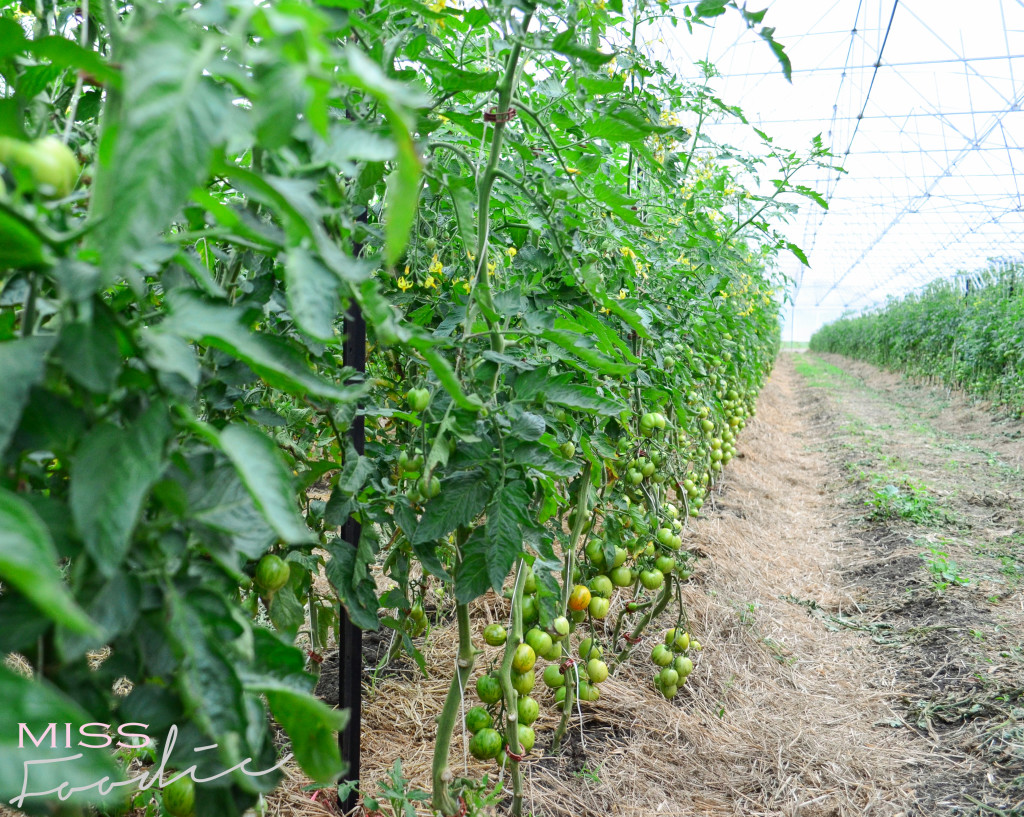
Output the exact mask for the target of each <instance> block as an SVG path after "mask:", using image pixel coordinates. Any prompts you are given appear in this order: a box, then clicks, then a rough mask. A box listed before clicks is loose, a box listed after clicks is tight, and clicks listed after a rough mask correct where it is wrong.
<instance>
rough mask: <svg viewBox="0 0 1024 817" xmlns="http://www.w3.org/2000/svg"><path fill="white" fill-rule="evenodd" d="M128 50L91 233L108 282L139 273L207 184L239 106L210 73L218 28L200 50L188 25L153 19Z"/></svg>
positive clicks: (99, 167)
mask: <svg viewBox="0 0 1024 817" xmlns="http://www.w3.org/2000/svg"><path fill="white" fill-rule="evenodd" d="M120 53H121V59H122V65H123V68H122V75H123V78H124V94H123V100H122V101H121V104H120V105H119V106H117V107H115V108H112V109H109V110H110V111H111V114H112V112H113V111H116V112H117V113H118V116H113V115H109V116H108V117H107V118H106V120H105V123H106V127H105V130H104V133H103V134H102V136H101V139H100V151H99V158H98V161H97V163H96V174H95V179H94V182H93V199H92V201H93V206H94V208H95V211H96V214H97V215H98V216H99V217H100V218H101V219H102V221H103V227H102V229H97V230H93V231H92V233H91V239H92V241H93V242H95V243H96V246H97V249H99V251H100V254H101V255H102V257H103V260H104V262H105V263H104V264H103V265H102V267H103V269H104V270H105V272H106V275H107V280H108V281H109V280H113V279H115V278H116V277H118V276H122V277H127V276H132V277H134V274H133V273H132V270H131V265H132V264H133V263H134V262H137V261H145V256H146V255H147V254H148V253H149V252H151V251H152V245H153V242H154V241H155V239H156V238H157V236H158V235H159V234H160V233H161V232H162V231H163V230H165V229H166V228H167V226H168V224H169V223H170V222H171V221H172V220H173V219H174V217H175V216H176V215H177V213H178V211H179V210H180V208H181V207H182V205H184V204H185V202H186V201H187V200H188V195H189V191H190V190H191V189H192V188H193V187H196V186H198V185H201V184H202V183H203V182H204V181H205V180H206V178H207V174H208V170H209V164H210V158H211V156H212V154H213V149H214V147H215V146H216V145H217V144H218V143H219V142H220V141H221V140H222V138H223V136H224V132H225V125H226V122H227V117H228V114H229V113H230V112H231V111H232V110H233V106H232V103H231V99H230V97H229V96H228V94H227V92H226V89H224V88H221V87H218V86H217V85H215V84H214V83H213V82H212V81H211V80H210V79H209V78H208V77H204V71H205V69H206V68H207V67H208V65H209V63H210V62H211V60H212V59H213V57H214V54H215V53H216V40H214V39H213V35H212V34H208V35H207V39H206V41H205V43H204V44H203V47H202V48H201V49H199V48H197V47H196V43H195V42H193V39H192V36H191V33H190V31H189V30H188V29H187V28H186V27H185V25H184V24H183V23H182V22H180V21H179V20H177V19H175V18H174V17H173V16H171V15H170V14H159V15H153V16H152V17H151V18H150V19H149V20H147V21H145V22H142V23H139V22H138V20H136V25H133V26H128V27H127V28H126V29H125V35H124V42H123V45H122V48H121V49H120Z"/></svg>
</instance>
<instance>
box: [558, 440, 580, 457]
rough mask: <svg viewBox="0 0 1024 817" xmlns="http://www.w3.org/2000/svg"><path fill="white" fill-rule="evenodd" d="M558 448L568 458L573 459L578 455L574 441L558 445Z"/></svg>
mask: <svg viewBox="0 0 1024 817" xmlns="http://www.w3.org/2000/svg"><path fill="white" fill-rule="evenodd" d="M558 450H559V451H561V452H562V456H563V457H565V458H566V459H567V460H571V459H572V458H573V457H574V456H576V446H575V445H574V444H573V443H572V442H564V443H562V444H561V445H560V446H559V447H558Z"/></svg>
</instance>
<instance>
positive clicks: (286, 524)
mask: <svg viewBox="0 0 1024 817" xmlns="http://www.w3.org/2000/svg"><path fill="white" fill-rule="evenodd" d="M219 441H220V447H221V450H222V451H223V452H224V453H225V454H227V455H228V459H230V460H231V462H232V463H233V464H234V466H235V470H236V471H238V476H239V477H240V478H241V480H242V482H243V483H244V485H245V487H246V489H247V490H248V491H249V494H250V496H252V498H253V501H254V502H255V503H256V507H257V508H259V510H260V511H261V512H262V513H263V517H264V518H265V519H266V520H267V522H268V523H269V524H270V526H271V527H272V528H273V529H274V532H275V533H277V535H278V536H279V537H280V538H281V539H282V540H283V541H285V542H288V543H290V544H299V543H302V542H311V541H313V535H312V533H310V530H309V528H308V527H307V526H306V523H305V520H304V519H303V518H302V515H301V514H300V513H299V509H298V506H297V505H296V504H295V491H294V490H293V486H292V478H291V476H292V475H291V473H290V472H289V471H288V468H287V466H286V465H285V463H284V461H283V460H282V459H281V454H280V452H279V451H278V448H277V446H276V445H274V444H273V443H272V442H271V441H270V439H269V438H268V437H267V436H266V435H265V434H262V433H260V432H259V431H256V430H255V429H252V428H248V427H246V426H241V425H231V426H228V427H227V428H225V429H224V430H223V431H221V432H220V435H219Z"/></svg>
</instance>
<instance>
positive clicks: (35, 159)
mask: <svg viewBox="0 0 1024 817" xmlns="http://www.w3.org/2000/svg"><path fill="white" fill-rule="evenodd" d="M0 162H4V163H5V164H6V163H13V164H17V165H21V166H22V167H24V168H26V169H27V170H28V171H29V172H30V173H31V174H32V178H33V179H34V180H35V182H36V184H40V185H44V186H45V187H47V188H50V189H52V190H53V193H54V195H56V196H57V197H58V198H64V196H67V195H68V194H69V193H71V191H72V190H74V188H75V182H76V181H77V180H78V173H79V166H78V159H77V158H76V157H75V154H74V153H73V152H72V150H71V149H70V148H69V147H68V146H67V145H65V144H64V143H63V142H62V141H61V140H60V139H58V138H57V137H56V136H44V137H43V138H41V139H36V140H35V141H34V142H22V141H20V140H18V139H13V138H11V137H7V136H5V137H0ZM41 192H45V191H41Z"/></svg>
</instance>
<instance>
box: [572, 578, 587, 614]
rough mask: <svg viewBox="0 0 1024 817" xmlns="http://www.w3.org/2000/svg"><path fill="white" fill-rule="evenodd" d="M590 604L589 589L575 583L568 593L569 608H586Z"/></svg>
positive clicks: (579, 609) (576, 610) (580, 609)
mask: <svg viewBox="0 0 1024 817" xmlns="http://www.w3.org/2000/svg"><path fill="white" fill-rule="evenodd" d="M589 604H590V590H589V589H587V588H586V587H584V586H583V585H582V584H578V585H576V586H575V587H574V588H573V589H572V593H570V594H569V609H570V610H572V611H574V612H580V611H582V610H586V609H587V606H588V605H589Z"/></svg>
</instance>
